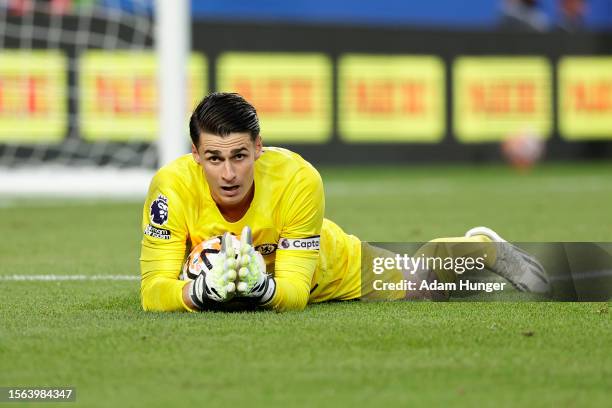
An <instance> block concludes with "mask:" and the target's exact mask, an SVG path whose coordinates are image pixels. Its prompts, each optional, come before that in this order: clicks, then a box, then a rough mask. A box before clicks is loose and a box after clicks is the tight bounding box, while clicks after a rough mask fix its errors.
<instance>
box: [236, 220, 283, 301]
mask: <svg viewBox="0 0 612 408" xmlns="http://www.w3.org/2000/svg"><path fill="white" fill-rule="evenodd" d="M236 291H237V294H238V295H239V296H243V297H248V298H251V299H253V300H255V301H257V302H258V303H259V304H261V305H263V304H266V303H268V302H269V301H270V300H271V299H272V297H273V296H274V293H275V291H276V282H275V281H274V278H273V277H272V276H270V275H268V274H266V263H265V262H264V259H263V257H262V256H261V254H260V253H259V252H257V251H256V250H255V248H253V235H252V233H251V228H249V227H248V226H246V227H244V228H243V229H242V233H241V234H240V253H239V254H238V284H237V285H236Z"/></svg>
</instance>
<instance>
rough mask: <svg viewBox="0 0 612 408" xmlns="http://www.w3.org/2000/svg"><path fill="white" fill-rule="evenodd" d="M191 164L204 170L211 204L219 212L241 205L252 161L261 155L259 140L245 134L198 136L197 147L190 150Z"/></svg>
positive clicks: (251, 176) (250, 180)
mask: <svg viewBox="0 0 612 408" xmlns="http://www.w3.org/2000/svg"><path fill="white" fill-rule="evenodd" d="M191 153H192V155H193V158H194V160H195V161H196V162H197V163H198V164H200V166H202V168H203V169H204V176H205V177H206V181H207V182H208V186H209V188H210V194H211V195H212V198H213V200H215V202H216V203H217V205H218V206H219V207H220V208H232V207H236V206H239V205H241V204H244V201H245V200H246V199H247V196H248V195H249V192H250V190H251V187H252V186H253V180H254V174H255V160H257V159H258V158H259V156H260V155H261V138H260V137H259V136H258V137H257V139H256V140H255V141H252V140H251V136H250V135H249V134H248V133H230V134H229V135H228V136H225V137H221V136H217V135H213V134H209V133H204V132H203V133H200V141H199V146H198V147H197V148H196V146H193V145H192V146H191Z"/></svg>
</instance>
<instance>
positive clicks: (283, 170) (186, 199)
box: [140, 147, 361, 311]
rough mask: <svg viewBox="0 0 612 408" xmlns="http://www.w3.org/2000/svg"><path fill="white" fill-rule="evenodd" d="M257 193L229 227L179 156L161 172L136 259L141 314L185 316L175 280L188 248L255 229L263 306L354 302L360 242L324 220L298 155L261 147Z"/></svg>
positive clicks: (190, 163)
mask: <svg viewBox="0 0 612 408" xmlns="http://www.w3.org/2000/svg"><path fill="white" fill-rule="evenodd" d="M254 178H255V193H254V196H253V201H252V202H251V205H250V207H249V209H248V211H247V212H246V214H245V215H244V216H243V217H242V219H240V220H239V221H237V222H228V221H226V220H225V219H224V218H223V216H222V215H221V213H220V211H219V209H218V208H217V205H216V203H215V202H214V201H213V199H212V197H211V194H210V191H209V188H208V184H207V182H206V178H205V176H204V174H203V172H202V168H201V167H200V166H199V165H198V164H197V163H196V162H195V161H194V159H193V157H192V156H191V155H190V154H189V155H185V156H182V157H180V158H179V159H177V160H175V161H174V162H172V163H170V164H168V165H167V166H165V167H163V168H161V169H160V170H159V171H158V172H157V174H156V175H155V177H154V178H153V180H152V181H151V185H150V187H149V192H148V196H147V199H146V201H145V205H144V209H143V221H142V230H143V240H142V248H141V257H140V267H141V274H142V281H141V300H142V306H143V308H144V309H145V310H159V311H178V310H189V308H188V307H187V305H185V303H184V302H183V298H182V290H183V286H184V285H186V284H187V282H186V281H181V280H179V279H178V277H179V274H180V271H181V267H182V264H183V262H184V259H185V257H186V254H188V252H189V250H190V248H191V247H192V246H195V245H197V244H198V243H200V242H202V241H204V240H207V239H209V238H212V237H214V236H218V235H222V234H223V233H224V232H225V231H230V232H231V233H233V234H236V235H238V234H240V232H241V230H242V228H243V227H244V226H246V225H248V226H250V227H251V229H252V230H253V244H254V246H255V247H256V249H257V250H258V251H259V252H260V253H261V254H262V255H263V257H264V259H265V261H266V269H267V272H268V273H271V274H273V275H274V278H275V280H276V293H275V295H274V297H273V298H272V300H271V301H270V302H269V303H268V305H267V306H268V307H271V308H273V309H276V310H299V309H303V308H304V307H305V306H306V304H307V303H313V302H322V301H326V300H332V299H337V300H347V299H354V298H358V297H359V296H360V285H361V277H360V265H361V261H360V259H361V243H360V241H359V239H357V238H356V237H354V236H352V235H348V234H346V233H344V231H342V229H341V228H340V227H338V226H337V225H336V224H334V223H333V222H331V221H329V220H327V219H324V218H323V215H324V210H325V197H324V192H323V183H322V181H321V177H320V176H319V173H318V172H317V171H316V169H315V168H314V167H313V166H312V165H310V164H309V163H308V162H307V161H305V160H304V159H302V158H301V157H300V156H299V155H298V154H296V153H293V152H291V151H289V150H286V149H281V148H274V147H266V148H264V150H263V154H262V155H261V156H260V158H259V159H258V160H257V161H256V162H255V176H254Z"/></svg>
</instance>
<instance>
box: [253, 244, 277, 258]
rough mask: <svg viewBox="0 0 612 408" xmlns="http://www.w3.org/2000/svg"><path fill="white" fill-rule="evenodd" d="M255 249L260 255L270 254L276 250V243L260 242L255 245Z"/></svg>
mask: <svg viewBox="0 0 612 408" xmlns="http://www.w3.org/2000/svg"><path fill="white" fill-rule="evenodd" d="M255 250H256V251H257V252H259V253H260V254H262V255H270V254H272V253H273V252H274V251H276V244H261V245H257V246H256V247H255Z"/></svg>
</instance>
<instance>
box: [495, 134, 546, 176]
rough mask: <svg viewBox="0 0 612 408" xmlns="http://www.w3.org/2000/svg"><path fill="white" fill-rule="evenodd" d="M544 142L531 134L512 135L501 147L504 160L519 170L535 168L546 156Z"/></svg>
mask: <svg viewBox="0 0 612 408" xmlns="http://www.w3.org/2000/svg"><path fill="white" fill-rule="evenodd" d="M544 147H545V144H544V140H543V139H542V138H541V137H538V136H536V135H533V134H530V133H529V132H526V133H522V134H516V135H511V136H510V137H508V138H506V139H505V140H504V141H503V142H502V145H501V149H502V153H503V155H504V158H505V159H506V160H507V161H508V162H509V163H510V164H511V165H512V166H513V167H515V168H517V169H519V170H528V169H530V168H531V167H533V166H534V165H535V164H536V163H537V162H538V161H539V160H540V159H541V158H542V156H543V155H544Z"/></svg>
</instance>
